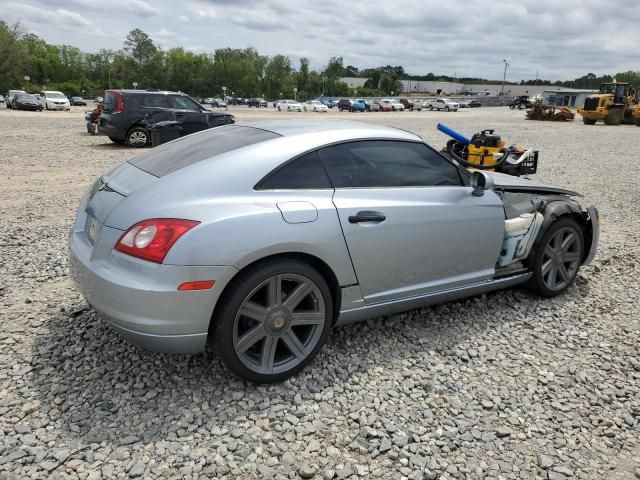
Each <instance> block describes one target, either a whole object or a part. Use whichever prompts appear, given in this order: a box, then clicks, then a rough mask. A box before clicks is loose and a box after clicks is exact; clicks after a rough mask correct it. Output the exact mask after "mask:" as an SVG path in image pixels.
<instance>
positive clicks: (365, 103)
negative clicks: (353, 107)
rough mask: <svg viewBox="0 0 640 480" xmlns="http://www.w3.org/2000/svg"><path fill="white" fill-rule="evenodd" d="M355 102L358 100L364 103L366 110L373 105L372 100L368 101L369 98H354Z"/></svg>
mask: <svg viewBox="0 0 640 480" xmlns="http://www.w3.org/2000/svg"><path fill="white" fill-rule="evenodd" d="M355 101H356V102H360V103H363V104H364V108H365V110H366V111H367V112H369V111H371V106H372V105H373V103H374V102H372V101H370V100H365V99H364V98H357V99H356V100H355Z"/></svg>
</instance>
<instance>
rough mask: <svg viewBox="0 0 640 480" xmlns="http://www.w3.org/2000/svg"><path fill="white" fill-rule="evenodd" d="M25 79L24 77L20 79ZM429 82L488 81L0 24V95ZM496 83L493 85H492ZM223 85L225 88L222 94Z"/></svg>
mask: <svg viewBox="0 0 640 480" xmlns="http://www.w3.org/2000/svg"><path fill="white" fill-rule="evenodd" d="M25 76H28V78H29V79H28V80H25ZM345 76H347V77H360V78H366V79H367V80H366V82H365V83H364V86H363V87H360V88H357V89H352V88H349V87H348V86H347V84H346V83H344V82H342V81H341V78H342V77H345ZM614 77H615V78H616V79H617V80H618V81H628V82H629V83H632V84H634V85H639V84H640V72H631V71H630V72H623V73H618V74H616V75H614V76H608V75H604V76H601V77H598V76H596V75H595V74H593V73H589V74H587V75H585V76H583V77H580V78H576V79H575V80H571V81H556V82H551V81H548V80H535V81H534V80H528V81H526V82H525V81H522V82H521V84H525V85H533V84H537V85H558V86H563V87H571V88H591V89H595V88H598V86H599V85H600V83H601V82H603V81H611V80H612V78H614ZM409 79H411V80H435V81H455V82H463V83H490V81H489V80H487V79H482V78H454V77H449V76H446V75H444V76H443V75H435V74H433V73H428V74H427V75H409V74H407V73H406V72H405V71H404V68H403V67H402V66H391V65H386V66H380V67H377V68H367V69H362V70H360V69H358V68H357V67H354V66H352V65H347V66H344V62H343V59H342V57H331V58H329V60H328V62H327V64H326V66H325V67H324V68H323V69H322V70H320V71H317V70H313V69H311V68H310V64H309V60H308V59H307V58H301V59H300V62H299V65H293V64H292V62H291V60H290V59H289V58H288V57H287V56H284V55H274V56H267V55H261V54H260V53H259V52H258V51H257V50H256V49H255V48H244V49H237V48H220V49H217V50H215V51H213V52H207V53H194V52H191V51H188V50H185V49H183V48H180V47H178V48H171V49H168V50H164V49H162V48H160V46H158V45H157V44H156V43H155V42H154V41H153V39H152V38H151V37H150V36H149V35H148V34H147V33H145V32H144V31H142V30H140V29H137V28H136V29H134V30H132V31H130V32H129V34H128V35H127V37H126V38H125V39H124V42H123V45H122V48H121V49H119V50H112V49H101V50H99V51H98V52H95V53H90V52H83V51H81V50H80V49H79V48H77V47H74V46H71V45H52V44H49V43H47V42H46V41H45V40H43V39H42V38H40V37H38V36H37V35H34V34H32V33H28V32H25V31H24V30H23V29H22V27H21V26H20V24H13V25H11V24H9V23H8V22H6V21H3V20H2V19H0V92H5V91H6V90H8V89H10V88H22V87H25V88H26V89H27V90H28V91H38V90H40V89H41V88H43V87H46V88H48V89H51V90H60V91H62V92H64V93H66V94H67V95H85V96H95V95H100V94H101V93H102V91H103V90H105V89H107V88H132V87H133V84H134V83H136V84H137V88H150V89H153V88H158V89H169V90H175V91H182V92H186V93H189V94H191V95H193V96H198V97H208V96H221V95H223V92H226V94H227V95H231V94H233V95H236V96H238V97H264V98H268V99H274V98H280V97H289V98H292V97H294V96H297V97H298V98H301V99H302V98H312V97H315V96H318V95H323V94H324V95H327V96H355V95H359V96H378V95H389V94H391V92H394V93H399V92H400V91H401V85H400V80H409ZM493 83H496V82H495V81H493ZM498 83H499V82H498ZM223 87H224V88H225V89H226V90H223Z"/></svg>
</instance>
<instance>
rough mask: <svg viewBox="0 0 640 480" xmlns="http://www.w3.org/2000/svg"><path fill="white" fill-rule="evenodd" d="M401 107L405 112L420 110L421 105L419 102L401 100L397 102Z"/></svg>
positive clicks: (406, 99)
mask: <svg viewBox="0 0 640 480" xmlns="http://www.w3.org/2000/svg"><path fill="white" fill-rule="evenodd" d="M398 101H399V102H400V103H401V104H402V105H403V106H404V109H405V110H410V111H413V110H418V111H420V110H422V103H421V102H419V101H417V100H416V101H412V100H409V99H408V98H401V99H400V100H398Z"/></svg>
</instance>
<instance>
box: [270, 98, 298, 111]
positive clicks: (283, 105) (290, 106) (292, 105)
mask: <svg viewBox="0 0 640 480" xmlns="http://www.w3.org/2000/svg"><path fill="white" fill-rule="evenodd" d="M276 108H277V109H278V111H279V112H280V111H282V110H286V111H287V112H293V111H296V112H301V111H302V104H301V103H299V102H296V101H295V100H280V101H279V102H278V104H277V105H276Z"/></svg>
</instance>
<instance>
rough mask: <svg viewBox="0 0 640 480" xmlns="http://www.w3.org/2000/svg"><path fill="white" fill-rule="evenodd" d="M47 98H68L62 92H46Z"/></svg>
mask: <svg viewBox="0 0 640 480" xmlns="http://www.w3.org/2000/svg"><path fill="white" fill-rule="evenodd" d="M45 95H46V96H47V98H67V97H65V96H64V95H63V94H62V93H60V92H46V93H45Z"/></svg>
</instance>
